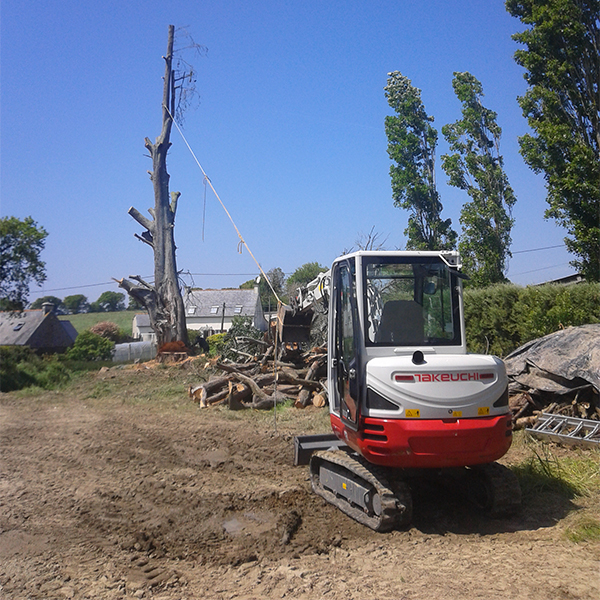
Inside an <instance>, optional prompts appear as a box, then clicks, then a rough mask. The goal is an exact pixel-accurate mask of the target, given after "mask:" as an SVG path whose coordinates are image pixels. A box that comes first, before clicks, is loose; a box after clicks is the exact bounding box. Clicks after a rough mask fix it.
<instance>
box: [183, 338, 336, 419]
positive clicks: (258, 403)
mask: <svg viewBox="0 0 600 600" xmlns="http://www.w3.org/2000/svg"><path fill="white" fill-rule="evenodd" d="M273 352H274V348H273V346H268V347H267V349H266V351H265V353H264V354H263V355H262V357H260V358H253V359H252V360H250V361H249V362H239V363H235V362H224V361H223V362H217V363H216V364H215V368H216V369H217V370H218V371H219V372H220V373H219V374H216V375H214V376H213V377H211V379H210V380H209V381H206V382H204V383H202V384H200V385H198V386H190V387H189V389H188V395H189V397H190V398H191V399H192V400H193V401H195V402H197V403H198V404H199V406H200V408H207V407H209V406H218V405H226V406H228V407H229V408H230V409H231V410H240V409H244V408H254V409H261V410H268V409H270V408H273V407H274V406H276V405H277V404H281V403H283V402H287V401H289V400H292V401H293V402H294V406H296V407H297V408H305V407H306V406H308V405H310V404H312V405H314V406H317V407H323V406H326V405H327V387H326V381H325V380H326V377H327V349H326V348H319V347H317V348H312V349H311V350H310V351H308V352H302V351H301V350H300V349H298V348H297V347H296V346H286V347H284V348H283V351H282V352H281V353H280V358H278V360H273Z"/></svg>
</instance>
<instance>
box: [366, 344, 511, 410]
mask: <svg viewBox="0 0 600 600" xmlns="http://www.w3.org/2000/svg"><path fill="white" fill-rule="evenodd" d="M482 376H483V377H482ZM411 378H412V379H411ZM366 383H367V387H368V388H371V389H373V390H375V391H376V392H377V393H379V394H380V395H381V396H383V397H384V398H385V399H386V400H388V401H389V402H392V403H393V404H395V405H397V406H398V410H395V411H393V410H378V409H367V412H366V413H365V414H368V416H372V417H382V418H388V419H389V418H392V419H393V418H407V416H409V417H410V416H413V417H417V414H416V413H414V411H415V410H418V411H419V413H418V417H417V418H421V419H444V418H453V417H454V418H472V417H481V416H486V415H490V416H491V415H501V414H505V413H506V412H507V410H508V407H507V406H503V407H498V408H495V407H494V406H493V404H494V403H495V402H496V401H497V400H498V399H499V398H500V397H501V396H502V395H503V394H504V393H505V390H506V388H507V385H508V378H507V376H506V369H505V367H504V363H503V362H502V361H501V360H500V359H499V358H496V357H495V356H482V355H474V354H426V355H425V362H424V363H423V364H418V365H416V364H414V363H413V361H412V355H410V356H409V355H406V356H388V357H381V358H373V359H371V360H369V361H368V362H367V365H366ZM407 411H409V412H408V413H407ZM411 411H413V412H411Z"/></svg>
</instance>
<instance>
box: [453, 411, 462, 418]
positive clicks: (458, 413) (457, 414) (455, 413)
mask: <svg viewBox="0 0 600 600" xmlns="http://www.w3.org/2000/svg"><path fill="white" fill-rule="evenodd" d="M452 416H453V417H462V410H453V411H452Z"/></svg>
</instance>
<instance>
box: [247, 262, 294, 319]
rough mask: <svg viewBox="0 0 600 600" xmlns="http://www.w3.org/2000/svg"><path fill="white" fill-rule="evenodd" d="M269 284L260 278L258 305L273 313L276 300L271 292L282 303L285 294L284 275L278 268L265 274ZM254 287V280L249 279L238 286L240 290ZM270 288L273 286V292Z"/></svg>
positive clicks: (275, 308) (275, 307)
mask: <svg viewBox="0 0 600 600" xmlns="http://www.w3.org/2000/svg"><path fill="white" fill-rule="evenodd" d="M266 275H267V277H268V279H269V282H270V283H271V285H269V283H268V282H267V281H265V278H264V277H262V276H261V277H260V281H259V282H258V293H259V295H260V303H261V305H262V307H263V310H264V311H274V310H277V298H276V297H275V295H274V294H273V290H275V293H276V294H277V296H279V298H280V299H281V300H282V301H284V298H283V296H284V294H285V273H284V272H283V270H282V269H281V268H280V267H275V268H274V269H271V270H270V271H267V273H266ZM255 285H256V279H249V280H248V281H245V282H244V283H242V285H240V289H241V290H251V289H253V288H254V286H255ZM271 286H273V290H271Z"/></svg>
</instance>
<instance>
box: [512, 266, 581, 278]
mask: <svg viewBox="0 0 600 600" xmlns="http://www.w3.org/2000/svg"><path fill="white" fill-rule="evenodd" d="M570 264H571V263H560V264H559V265H550V266H549V267H541V268H540V269H533V270H532V271H522V272H521V273H511V274H510V276H511V277H515V276H517V275H527V274H529V273H537V272H538V271H547V270H548V269H556V268H557V267H564V266H566V265H570Z"/></svg>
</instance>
